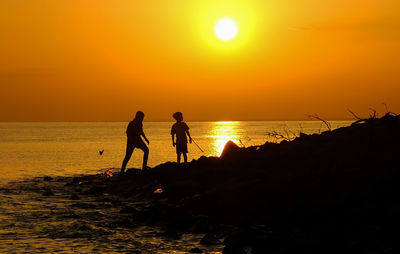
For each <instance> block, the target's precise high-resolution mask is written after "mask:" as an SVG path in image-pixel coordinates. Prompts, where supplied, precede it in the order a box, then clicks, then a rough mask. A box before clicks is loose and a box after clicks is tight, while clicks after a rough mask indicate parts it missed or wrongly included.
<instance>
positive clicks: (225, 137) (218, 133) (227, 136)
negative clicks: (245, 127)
mask: <svg viewBox="0 0 400 254" xmlns="http://www.w3.org/2000/svg"><path fill="white" fill-rule="evenodd" d="M239 124H240V122H214V123H213V127H212V131H211V135H212V137H213V138H214V143H213V144H212V146H213V148H212V149H213V152H214V153H216V154H217V155H218V156H220V155H221V153H222V151H223V150H224V146H225V144H226V142H228V141H229V140H232V141H233V142H235V143H236V144H239V143H240V142H239V139H240V133H239V129H240V128H239Z"/></svg>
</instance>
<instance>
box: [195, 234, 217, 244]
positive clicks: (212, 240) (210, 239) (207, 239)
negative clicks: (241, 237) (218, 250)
mask: <svg viewBox="0 0 400 254" xmlns="http://www.w3.org/2000/svg"><path fill="white" fill-rule="evenodd" d="M200 244H202V245H217V244H221V241H220V240H219V239H218V238H216V237H215V236H214V235H212V234H205V236H204V237H203V238H202V239H201V241H200Z"/></svg>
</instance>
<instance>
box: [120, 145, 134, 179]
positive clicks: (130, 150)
mask: <svg viewBox="0 0 400 254" xmlns="http://www.w3.org/2000/svg"><path fill="white" fill-rule="evenodd" d="M134 149H135V146H133V145H132V144H130V143H127V144H126V153H125V158H124V161H123V162H122V167H121V173H124V172H125V168H126V165H127V164H128V161H129V159H130V158H131V156H132V153H133V150H134Z"/></svg>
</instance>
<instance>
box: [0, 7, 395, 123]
mask: <svg viewBox="0 0 400 254" xmlns="http://www.w3.org/2000/svg"><path fill="white" fill-rule="evenodd" d="M399 13H400V1H398V0H380V1H376V0H347V1H344V0H343V1H338V0H324V1H321V0H272V1H265V0H243V1H241V0H233V1H226V0H225V1H218V0H199V1H194V0H191V1H187V0H169V1H165V0H146V1H142V0H140V1H139V0H136V1H134V0H113V1H108V0H107V1H106V0H85V1H73V0H72V1H71V0H57V1H54V0H2V1H1V2H0V31H1V37H0V121H128V120H130V119H131V118H132V117H133V115H134V113H135V112H136V111H137V110H139V109H141V110H143V111H144V112H145V114H146V119H145V120H148V121H150V120H172V118H171V114H172V113H173V112H175V111H182V112H183V113H184V116H185V118H186V120H188V121H191V120H192V121H193V120H291V119H305V118H306V117H305V114H318V115H320V116H321V117H323V118H326V119H345V118H351V115H350V114H349V113H348V112H347V110H346V109H347V108H350V109H352V110H353V111H355V112H357V113H358V114H359V115H361V116H367V115H368V114H369V112H368V110H369V108H370V107H373V108H375V109H377V110H378V111H380V112H384V111H385V110H384V106H383V105H382V104H381V103H382V102H385V103H386V104H387V105H388V106H389V108H390V110H392V111H395V112H397V113H400V100H399V98H400V86H399V84H400V82H399V81H400V64H399V59H400V15H399ZM222 17H230V18H232V19H234V20H236V22H237V24H238V26H239V33H238V36H237V37H236V38H235V39H234V40H232V41H229V42H223V41H219V40H218V39H217V38H216V37H215V35H214V24H215V23H216V22H217V20H218V19H219V18H222Z"/></svg>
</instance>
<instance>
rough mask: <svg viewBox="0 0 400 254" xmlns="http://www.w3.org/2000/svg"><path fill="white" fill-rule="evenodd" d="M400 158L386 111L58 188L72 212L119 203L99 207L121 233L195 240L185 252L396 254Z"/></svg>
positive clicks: (399, 132) (397, 134) (396, 123)
mask: <svg viewBox="0 0 400 254" xmlns="http://www.w3.org/2000/svg"><path fill="white" fill-rule="evenodd" d="M399 158H400V116H397V115H394V114H390V113H388V114H386V115H385V116H383V117H382V118H369V119H364V120H359V121H357V122H355V123H353V124H352V125H351V126H349V127H343V128H339V129H335V130H332V131H325V132H323V133H321V134H313V135H306V134H300V135H299V137H297V138H296V139H294V140H292V141H282V142H280V143H279V144H278V143H268V142H267V143H265V144H263V145H260V146H253V147H248V148H243V147H239V146H237V145H236V144H234V143H233V142H228V143H227V144H226V146H225V149H224V151H223V153H222V155H221V157H201V158H199V159H197V160H193V161H192V162H190V163H187V164H184V165H178V164H176V163H171V162H169V163H165V164H162V165H159V166H156V167H154V168H152V169H150V170H147V171H141V170H137V169H130V170H128V171H127V172H126V174H124V175H122V176H120V175H118V173H112V171H111V170H109V171H106V172H105V173H104V174H102V175H96V176H82V177H75V178H71V179H69V180H68V181H67V183H65V185H64V190H68V191H69V193H70V195H71V196H70V199H72V200H77V203H76V204H75V205H77V206H79V205H80V206H84V205H85V203H79V202H78V201H79V199H80V198H81V197H82V196H93V197H101V196H104V194H107V195H112V196H114V197H118V199H115V200H112V199H104V200H103V201H104V202H108V203H110V205H120V206H121V209H120V213H121V214H124V215H125V216H126V217H124V218H128V219H124V220H121V221H120V223H121V225H123V224H126V226H132V224H134V225H135V226H138V225H147V226H157V227H160V228H161V229H162V233H160V237H165V238H168V239H180V238H181V237H182V234H187V233H190V234H202V238H201V240H200V242H199V244H200V245H199V246H200V247H196V248H191V249H190V252H193V253H201V252H203V251H206V248H207V246H221V249H223V253H395V252H397V251H398V250H399V247H400V246H399V241H398V239H399V228H400V219H399V218H400V217H399V214H400V201H399V198H398V196H399V194H400V184H399V180H400V174H399V172H400V171H399V170H400V166H399V165H400V164H399ZM47 180H49V181H51V180H52V179H47ZM43 194H44V195H52V192H51V190H49V191H48V192H47V193H43ZM97 201H98V200H97ZM113 202H114V203H115V202H119V204H114V203H113ZM86 205H87V204H86ZM83 208H84V207H83ZM202 246H204V248H203V247H202Z"/></svg>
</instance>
